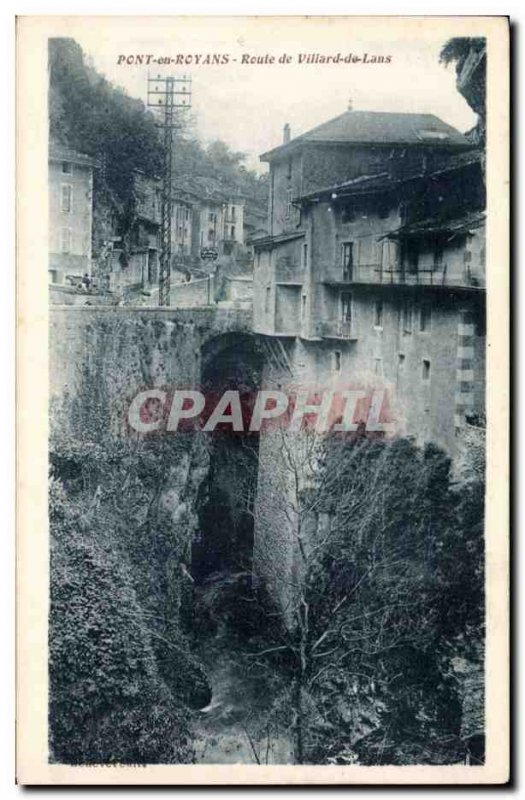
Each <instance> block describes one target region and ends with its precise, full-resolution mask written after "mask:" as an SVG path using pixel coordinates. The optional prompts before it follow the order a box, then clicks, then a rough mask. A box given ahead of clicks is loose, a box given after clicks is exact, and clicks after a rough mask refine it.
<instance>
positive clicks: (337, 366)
mask: <svg viewBox="0 0 525 800" xmlns="http://www.w3.org/2000/svg"><path fill="white" fill-rule="evenodd" d="M332 368H333V371H334V372H341V351H340V350H334V352H333V353H332Z"/></svg>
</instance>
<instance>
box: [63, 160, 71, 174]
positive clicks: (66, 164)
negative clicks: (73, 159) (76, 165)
mask: <svg viewBox="0 0 525 800" xmlns="http://www.w3.org/2000/svg"><path fill="white" fill-rule="evenodd" d="M72 172H73V164H70V162H69V161H63V162H62V175H71V173H72Z"/></svg>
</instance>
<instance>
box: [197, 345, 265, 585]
mask: <svg viewBox="0 0 525 800" xmlns="http://www.w3.org/2000/svg"><path fill="white" fill-rule="evenodd" d="M201 355H202V378H201V386H202V390H203V391H204V393H205V394H206V395H212V396H213V397H214V398H219V397H221V396H222V394H223V392H224V391H226V390H228V389H233V390H235V391H238V392H239V393H240V397H241V402H242V403H243V405H244V404H245V403H248V404H249V403H250V400H251V399H252V398H253V396H254V393H255V392H256V391H257V390H258V388H259V385H260V378H261V371H262V361H263V358H262V353H261V352H260V350H259V348H258V346H257V344H256V340H255V338H254V337H253V336H250V335H243V334H238V333H237V334H231V333H230V334H224V335H222V336H218V337H214V338H213V339H212V340H210V341H209V342H207V343H206V345H205V346H204V347H203V349H202V354H201ZM209 435H210V441H209V448H210V449H209V454H210V466H209V471H208V477H207V479H206V480H205V481H204V482H203V484H202V486H201V490H200V495H199V502H198V515H199V522H200V526H199V531H198V533H197V535H196V536H195V538H194V541H193V545H192V575H193V577H194V579H195V581H196V583H197V585H203V584H205V583H209V582H210V581H215V582H221V581H226V582H228V581H230V582H235V581H238V580H249V574H250V572H251V564H252V552H253V527H254V526H253V502H254V498H255V488H256V484H257V455H258V436H257V434H253V433H240V432H234V431H232V430H231V429H229V427H228V426H224V427H223V428H222V430H216V431H214V432H213V433H210V434H209Z"/></svg>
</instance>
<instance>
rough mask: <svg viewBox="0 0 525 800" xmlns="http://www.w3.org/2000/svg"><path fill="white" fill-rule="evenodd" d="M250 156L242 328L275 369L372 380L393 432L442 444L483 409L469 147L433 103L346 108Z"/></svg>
mask: <svg viewBox="0 0 525 800" xmlns="http://www.w3.org/2000/svg"><path fill="white" fill-rule="evenodd" d="M262 159H263V160H267V161H269V163H270V202H269V218H270V232H269V234H268V236H266V237H262V238H258V239H256V240H255V241H254V248H255V267H254V285H255V290H254V328H255V330H256V332H258V333H260V334H262V335H264V337H265V339H266V341H267V342H268V347H269V348H270V351H271V348H272V345H271V341H272V340H274V341H275V340H278V341H279V342H280V344H279V347H280V348H281V350H282V348H284V350H285V351H286V357H285V358H284V359H283V358H282V357H281V358H276V359H274V373H275V381H276V382H278V383H280V384H282V383H283V381H285V380H287V379H288V380H290V379H293V380H294V381H297V380H299V381H302V382H305V383H308V384H309V385H323V386H325V385H327V384H328V385H329V384H330V382H334V381H347V382H348V383H352V384H353V385H366V386H384V387H386V388H387V389H389V391H390V394H391V396H392V399H393V403H394V406H393V407H394V411H395V416H396V429H397V431H398V432H399V433H401V434H409V435H414V436H416V437H418V438H420V439H422V440H432V441H435V442H437V443H439V444H441V445H443V446H444V447H446V448H447V449H449V450H453V449H454V446H455V436H456V433H457V430H458V429H460V428H461V427H462V425H463V424H464V422H465V420H467V419H475V418H479V417H481V416H482V415H483V413H484V400H483V381H484V341H485V340H484V314H485V310H484V309H485V306H484V299H485V297H484V287H485V243H484V214H483V210H484V203H485V197H484V185H483V178H482V170H481V161H480V154H479V151H478V150H476V149H475V148H474V146H473V144H472V143H471V142H469V141H467V140H466V139H465V137H463V136H462V134H460V133H459V132H458V131H456V130H455V129H454V128H452V127H451V126H449V125H447V124H445V123H444V122H442V121H441V120H439V119H438V118H437V117H434V116H433V115H427V114H388V113H376V112H361V111H348V112H346V113H345V114H342V115H341V116H340V117H337V118H335V119H334V120H331V121H329V122H327V123H325V124H324V125H321V126H319V127H318V128H315V129H313V130H312V131H310V132H309V133H306V134H304V135H303V136H300V137H297V139H295V140H294V139H292V140H289V141H285V142H284V143H283V145H281V146H280V147H278V148H275V149H274V150H272V151H270V152H269V153H266V154H264V155H263V156H262ZM273 347H274V352H277V351H276V350H275V346H273ZM284 364H286V367H287V370H288V372H289V375H288V377H287V376H286V375H283V374H281V373H282V369H281V368H282V367H283V365H284ZM267 378H268V380H271V376H270V375H268V376H267Z"/></svg>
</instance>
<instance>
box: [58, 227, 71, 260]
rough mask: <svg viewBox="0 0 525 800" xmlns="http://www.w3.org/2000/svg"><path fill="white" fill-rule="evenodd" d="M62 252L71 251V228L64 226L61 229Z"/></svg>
mask: <svg viewBox="0 0 525 800" xmlns="http://www.w3.org/2000/svg"><path fill="white" fill-rule="evenodd" d="M60 252H61V253H64V254H66V253H70V252H71V228H62V230H61V231H60Z"/></svg>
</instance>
